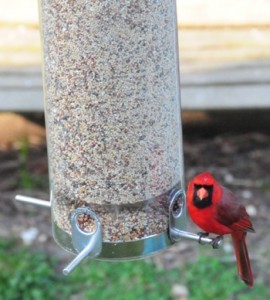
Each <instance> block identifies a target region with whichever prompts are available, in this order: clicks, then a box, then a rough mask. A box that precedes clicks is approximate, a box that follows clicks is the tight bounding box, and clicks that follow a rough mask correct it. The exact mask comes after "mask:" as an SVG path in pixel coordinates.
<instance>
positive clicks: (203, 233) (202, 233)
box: [197, 232, 209, 245]
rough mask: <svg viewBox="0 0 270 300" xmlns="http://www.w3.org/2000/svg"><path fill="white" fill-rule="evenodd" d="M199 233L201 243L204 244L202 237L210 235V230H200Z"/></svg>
mask: <svg viewBox="0 0 270 300" xmlns="http://www.w3.org/2000/svg"><path fill="white" fill-rule="evenodd" d="M197 235H198V236H199V244H201V245H204V244H205V243H204V242H203V241H202V238H204V237H208V235H209V232H198V233H197Z"/></svg>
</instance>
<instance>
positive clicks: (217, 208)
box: [187, 172, 255, 287]
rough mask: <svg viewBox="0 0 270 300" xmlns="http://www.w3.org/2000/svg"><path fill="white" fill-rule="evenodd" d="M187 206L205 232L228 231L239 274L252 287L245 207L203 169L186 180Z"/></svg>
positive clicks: (248, 230) (247, 219)
mask: <svg viewBox="0 0 270 300" xmlns="http://www.w3.org/2000/svg"><path fill="white" fill-rule="evenodd" d="M187 208H188V212H189V215H190V217H191V219H192V221H193V222H194V223H195V224H196V225H198V226H199V227H200V228H201V229H202V230H204V231H205V232H206V233H214V234H217V235H220V236H223V235H224V234H231V236H232V241H233V245H234V250H235V256H236V262H237V268H238V275H239V277H240V278H241V279H242V280H243V281H244V282H245V283H246V285H248V286H250V287H252V286H253V275H252V270H251V266H250V261H249V255H248V250H247V246H246V241H245V238H246V234H247V232H255V230H254V229H253V226H252V223H251V221H250V218H249V215H248V214H247V212H246V209H245V207H244V206H243V205H241V204H240V203H239V202H238V201H237V200H236V197H235V196H234V195H233V193H232V192H231V191H230V190H228V189H226V188H224V187H223V186H221V185H220V184H219V183H218V182H217V181H216V180H215V178H214V177H213V176H212V175H211V174H210V173H209V172H204V173H201V174H199V175H197V176H196V177H194V178H193V179H192V180H191V181H190V182H189V184H188V189H187Z"/></svg>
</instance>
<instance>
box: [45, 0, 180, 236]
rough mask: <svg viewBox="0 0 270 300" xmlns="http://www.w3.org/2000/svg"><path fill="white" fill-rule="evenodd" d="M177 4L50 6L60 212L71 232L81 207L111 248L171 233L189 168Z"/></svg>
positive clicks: (49, 93)
mask: <svg viewBox="0 0 270 300" xmlns="http://www.w3.org/2000/svg"><path fill="white" fill-rule="evenodd" d="M174 2H175V1H173V0H117V1H111V0H91V1H87V0H50V1H49V0H41V19H42V38H43V41H44V49H43V50H44V51H43V52H44V87H45V88H44V93H45V110H46V124H47V132H48V151H49V163H50V179H51V189H52V196H53V210H54V218H55V222H56V223H57V226H59V227H60V228H62V229H63V230H65V231H67V232H70V225H69V218H68V215H69V213H70V211H71V210H72V209H74V208H76V207H79V206H82V205H83V206H89V207H90V208H91V209H93V210H94V209H95V211H96V212H97V214H98V216H99V218H100V219H101V223H102V226H103V233H104V236H105V240H108V241H116V240H123V239H125V240H133V239H138V238H141V237H144V236H147V235H152V234H157V233H159V232H164V231H166V229H167V226H168V220H167V219H168V216H167V210H168V203H167V202H168V199H167V198H168V194H169V192H170V190H171V189H172V188H173V187H174V186H176V185H177V184H178V183H179V181H181V175H182V174H181V170H182V164H183V163H182V160H181V151H180V149H181V148H180V147H181V145H180V143H181V136H180V108H179V87H178V84H179V83H178V79H179V78H178V61H177V51H176V46H177V45H176V43H177V40H176V35H177V29H176V19H175V18H176V16H175V7H174V5H175V3H174ZM150 216H151V217H150ZM86 223H87V222H86ZM86 225H87V224H86ZM119 228H120V229H119ZM119 230H120V231H121V232H122V233H119ZM123 237H124V238H123Z"/></svg>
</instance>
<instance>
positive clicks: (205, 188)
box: [193, 184, 214, 208]
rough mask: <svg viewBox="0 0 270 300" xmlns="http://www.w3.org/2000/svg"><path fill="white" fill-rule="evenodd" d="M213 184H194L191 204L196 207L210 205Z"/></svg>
mask: <svg viewBox="0 0 270 300" xmlns="http://www.w3.org/2000/svg"><path fill="white" fill-rule="evenodd" d="M213 188H214V186H213V185H202V184H194V194H193V204H194V205H195V206H196V207H198V208H205V207H209V206H211V205H212V197H213Z"/></svg>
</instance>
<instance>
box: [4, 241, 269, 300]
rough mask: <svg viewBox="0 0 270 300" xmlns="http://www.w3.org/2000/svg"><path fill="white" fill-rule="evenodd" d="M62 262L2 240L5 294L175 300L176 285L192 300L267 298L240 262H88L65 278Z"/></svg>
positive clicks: (13, 297)
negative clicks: (239, 270) (175, 265)
mask: <svg viewBox="0 0 270 300" xmlns="http://www.w3.org/2000/svg"><path fill="white" fill-rule="evenodd" d="M58 267H59V262H58V260H57V259H56V258H54V257H49V256H48V255H47V254H45V253H36V252H32V251H31V250H30V249H28V248H24V247H23V248H22V247H18V244H17V243H16V242H14V241H6V240H2V241H1V240H0V298H1V299H5V300H17V299H18V300H21V299H22V300H24V299H25V300H26V299H27V300H31V299H33V300H43V299H44V300H45V299H46V300H47V299H48V300H51V299H53V300H54V299H65V300H66V299H67V300H69V299H76V300H88V299H89V300H90V299H91V300H92V299H99V300H103V299H106V300H122V299H123V300H124V299H125V300H156V299H161V300H162V299H164V300H170V299H172V297H171V286H172V285H173V284H174V283H179V284H184V285H186V286H187V287H188V289H189V293H190V295H189V300H213V299H215V300H253V299H256V300H265V299H270V291H269V290H268V288H267V286H266V285H265V284H264V283H263V282H257V283H256V286H255V288H253V289H249V288H247V287H246V286H245V285H244V284H243V283H242V282H241V281H240V280H239V279H238V278H237V276H236V269H235V266H234V265H232V264H224V263H222V262H220V261H219V260H218V259H217V258H213V257H209V256H205V255H202V256H200V258H199V259H198V261H197V262H196V263H193V264H185V266H184V267H182V268H179V269H173V270H170V271H166V270H163V269H159V268H158V267H157V266H155V265H154V264H152V263H151V262H149V261H148V262H146V261H143V260H139V261H132V262H120V263H115V262H114V263H112V262H103V261H96V260H93V261H85V262H84V263H83V264H81V265H80V266H79V267H78V268H77V269H76V270H75V271H74V272H73V273H71V275H69V276H68V277H64V276H63V275H61V274H60V273H59V272H57V271H56V270H57V268H58Z"/></svg>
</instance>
